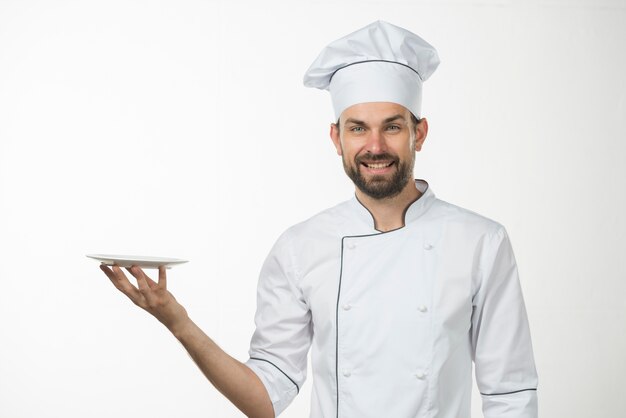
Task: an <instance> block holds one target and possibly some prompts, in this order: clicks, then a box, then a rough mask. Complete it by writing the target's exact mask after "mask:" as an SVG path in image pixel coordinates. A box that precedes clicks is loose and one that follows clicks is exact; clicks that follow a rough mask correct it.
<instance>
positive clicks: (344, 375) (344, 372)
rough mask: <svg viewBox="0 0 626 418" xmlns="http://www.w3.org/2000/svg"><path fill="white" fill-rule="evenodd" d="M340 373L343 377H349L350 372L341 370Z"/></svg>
mask: <svg viewBox="0 0 626 418" xmlns="http://www.w3.org/2000/svg"><path fill="white" fill-rule="evenodd" d="M342 373H343V377H350V370H348V369H343V371H342Z"/></svg>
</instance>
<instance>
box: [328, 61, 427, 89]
mask: <svg viewBox="0 0 626 418" xmlns="http://www.w3.org/2000/svg"><path fill="white" fill-rule="evenodd" d="M365 62H388V63H390V64H398V65H402V66H404V67H406V68H408V69H409V70H411V71H413V72H414V73H415V74H417V76H418V77H419V78H420V81H422V82H423V81H424V80H423V79H422V76H421V75H420V73H418V72H417V71H416V70H415V69H414V68H413V67H411V66H410V65H406V64H403V63H401V62H398V61H389V60H365V61H357V62H353V63H350V64H348V65H344V66H343V67H339V68H337V69H336V70H335V71H333V73H332V74H331V75H330V78H329V79H328V83H329V84H330V82H331V81H332V79H333V77H334V76H335V73H337V71H339V70H343V69H344V68H346V67H350V66H352V65H356V64H363V63H365Z"/></svg>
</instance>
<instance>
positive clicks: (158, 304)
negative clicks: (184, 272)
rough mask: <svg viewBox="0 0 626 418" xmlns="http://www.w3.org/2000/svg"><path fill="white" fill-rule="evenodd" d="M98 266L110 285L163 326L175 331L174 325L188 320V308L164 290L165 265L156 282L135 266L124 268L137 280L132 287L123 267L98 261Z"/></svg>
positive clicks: (165, 287) (161, 267)
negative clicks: (110, 265) (135, 284)
mask: <svg viewBox="0 0 626 418" xmlns="http://www.w3.org/2000/svg"><path fill="white" fill-rule="evenodd" d="M100 269H101V270H102V271H103V272H104V273H105V274H106V275H107V277H108V278H109V279H110V280H111V282H112V283H113V285H114V286H115V287H116V288H117V289H118V290H119V291H120V292H122V293H123V294H125V295H126V296H128V298H129V299H130V300H131V301H132V302H133V303H134V304H135V305H137V306H139V307H140V308H142V309H144V310H145V311H147V312H148V313H150V314H151V315H152V316H154V317H155V318H156V319H158V320H159V321H160V322H161V323H162V324H163V325H165V326H166V327H167V328H169V329H170V330H171V331H172V332H175V328H177V327H181V326H183V324H184V323H185V322H186V321H188V319H189V317H188V316H187V311H186V310H185V308H184V307H183V306H182V305H181V304H180V303H178V302H177V301H176V299H175V298H174V296H173V295H172V294H171V293H170V292H169V291H168V290H167V276H166V269H165V266H160V267H159V280H158V282H155V281H154V280H152V279H151V278H150V277H148V276H147V275H146V273H145V272H144V271H143V270H142V269H141V268H139V267H137V266H132V267H131V268H126V270H128V272H129V273H130V274H132V275H133V277H135V279H137V287H135V286H134V285H133V284H132V283H131V282H130V281H129V280H128V278H127V277H126V275H125V274H124V272H123V271H122V269H121V268H120V267H119V266H117V265H114V266H113V267H112V268H109V267H108V266H106V265H104V264H101V265H100Z"/></svg>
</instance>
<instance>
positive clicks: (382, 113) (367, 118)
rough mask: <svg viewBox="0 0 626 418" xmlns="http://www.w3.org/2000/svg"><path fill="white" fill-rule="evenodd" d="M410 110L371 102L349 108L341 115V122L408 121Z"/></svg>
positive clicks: (388, 103) (393, 104)
mask: <svg viewBox="0 0 626 418" xmlns="http://www.w3.org/2000/svg"><path fill="white" fill-rule="evenodd" d="M409 118H410V112H409V110H408V109H407V108H406V107H404V106H402V105H399V104H397V103H391V102H371V103H359V104H356V105H353V106H350V107H348V108H347V109H346V110H344V111H343V112H342V113H341V117H340V121H341V122H342V124H345V123H350V122H352V123H383V122H388V121H391V120H396V119H404V120H405V121H408V120H409Z"/></svg>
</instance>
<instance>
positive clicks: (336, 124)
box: [335, 112, 422, 132]
mask: <svg viewBox="0 0 626 418" xmlns="http://www.w3.org/2000/svg"><path fill="white" fill-rule="evenodd" d="M409 113H410V114H411V123H412V124H413V128H415V127H416V126H417V125H418V124H419V123H420V122H421V121H422V119H418V118H417V117H416V116H415V115H414V114H413V112H409ZM340 120H341V118H339V119H337V123H335V126H336V127H337V130H338V131H339V132H341V125H340V123H339V122H340Z"/></svg>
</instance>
